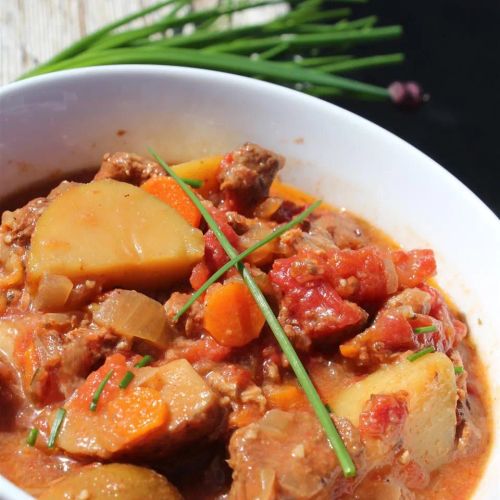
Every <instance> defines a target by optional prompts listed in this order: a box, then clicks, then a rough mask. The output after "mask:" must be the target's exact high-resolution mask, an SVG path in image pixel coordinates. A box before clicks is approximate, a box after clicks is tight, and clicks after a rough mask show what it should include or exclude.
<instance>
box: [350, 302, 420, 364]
mask: <svg viewBox="0 0 500 500" xmlns="http://www.w3.org/2000/svg"><path fill="white" fill-rule="evenodd" d="M414 347H415V335H414V334H413V330H412V327H411V326H410V323H409V322H408V320H407V319H406V318H405V317H404V316H403V314H402V313H401V312H400V311H399V310H397V309H386V310H382V311H381V312H380V313H379V314H378V315H377V317H376V318H375V321H374V322H373V324H372V326H371V327H370V328H368V329H366V330H365V331H364V332H362V333H360V334H359V335H356V337H354V338H353V339H351V340H349V341H347V342H345V343H343V344H342V345H341V346H340V352H341V354H342V356H344V357H346V358H351V359H358V361H359V362H360V363H361V364H369V363H372V364H376V363H381V362H383V361H385V360H386V358H387V357H389V356H390V355H392V354H393V353H394V352H399V351H404V350H407V349H413V348H414Z"/></svg>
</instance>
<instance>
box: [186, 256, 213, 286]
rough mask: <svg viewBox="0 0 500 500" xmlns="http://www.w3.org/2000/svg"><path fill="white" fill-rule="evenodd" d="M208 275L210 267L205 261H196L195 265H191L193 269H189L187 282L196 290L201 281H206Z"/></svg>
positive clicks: (201, 283)
mask: <svg viewBox="0 0 500 500" xmlns="http://www.w3.org/2000/svg"><path fill="white" fill-rule="evenodd" d="M209 277H210V269H209V268H208V266H207V264H206V262H205V261H204V260H202V261H201V262H198V264H196V266H194V267H193V270H192V271H191V276H190V277H189V283H190V284H191V286H192V287H193V289H194V290H198V288H201V286H202V285H203V283H205V281H207V279H208V278H209Z"/></svg>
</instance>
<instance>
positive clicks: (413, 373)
mask: <svg viewBox="0 0 500 500" xmlns="http://www.w3.org/2000/svg"><path fill="white" fill-rule="evenodd" d="M398 391H406V392H407V393H408V418H407V420H406V423H405V426H404V430H403V448H405V449H407V450H408V451H409V452H410V456H411V458H412V459H413V460H415V461H417V462H418V463H419V464H420V465H421V466H422V467H424V468H425V469H426V470H428V471H429V472H430V471H432V470H434V469H436V468H437V467H439V466H440V465H442V464H444V463H445V462H447V460H448V459H449V455H450V453H451V451H452V449H453V446H454V441H455V426H456V423H457V421H456V415H455V407H456V399H457V387H456V383H455V373H454V370H453V364H452V362H451V360H450V359H449V358H448V357H447V356H446V355H444V354H442V353H433V354H427V355H426V356H423V357H422V358H420V359H417V360H416V361H414V362H410V361H408V360H406V359H405V360H403V361H401V362H399V363H397V364H394V365H389V366H386V367H383V368H380V369H379V370H378V371H376V372H375V373H372V374H371V375H368V377H366V378H364V379H363V380H361V381H359V382H356V383H354V384H353V385H351V386H349V387H348V388H347V389H345V390H343V391H342V392H340V393H339V394H337V395H336V396H335V397H334V398H332V400H331V401H329V404H330V406H331V407H332V408H333V410H334V412H335V413H336V414H337V415H339V416H341V417H345V418H348V419H349V420H350V421H351V423H353V424H354V425H356V426H357V425H358V424H359V415H360V413H361V411H362V409H363V406H364V405H365V403H366V402H367V401H368V400H369V399H370V397H371V395H372V394H390V393H395V392H398Z"/></svg>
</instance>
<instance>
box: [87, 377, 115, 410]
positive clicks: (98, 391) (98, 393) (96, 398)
mask: <svg viewBox="0 0 500 500" xmlns="http://www.w3.org/2000/svg"><path fill="white" fill-rule="evenodd" d="M113 373H114V370H109V372H108V373H106V376H105V377H104V378H103V379H102V381H101V383H100V384H99V385H98V386H97V389H96V391H95V392H94V395H93V396H92V402H91V403H90V411H96V410H97V403H98V402H99V398H100V397H101V394H102V391H103V390H104V387H105V386H106V384H107V383H108V382H109V379H110V378H111V377H112V376H113Z"/></svg>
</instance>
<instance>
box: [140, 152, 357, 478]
mask: <svg viewBox="0 0 500 500" xmlns="http://www.w3.org/2000/svg"><path fill="white" fill-rule="evenodd" d="M149 152H150V153H151V155H152V156H153V157H154V158H155V160H156V161H157V162H158V163H159V164H160V165H161V166H162V167H163V169H164V170H165V171H166V172H167V173H168V174H169V175H170V176H171V177H173V178H174V179H175V181H176V182H177V183H178V184H179V186H180V187H181V188H182V189H183V191H184V192H185V193H186V194H187V195H188V196H189V198H190V199H191V201H192V202H193V203H194V204H195V205H196V207H197V208H198V210H199V211H200V213H201V215H202V216H203V218H204V219H205V221H206V223H207V225H208V226H209V228H210V229H211V230H212V231H213V232H214V234H215V236H216V237H217V239H218V240H219V242H220V244H221V246H222V248H223V249H224V250H225V251H226V253H227V254H228V256H229V257H230V258H231V259H235V258H238V253H237V252H236V250H235V249H234V247H233V246H232V245H231V243H230V242H229V240H228V239H227V238H226V236H225V235H224V233H223V232H222V231H221V229H220V228H219V226H218V224H217V222H216V221H215V219H214V218H213V217H212V215H211V214H210V212H208V210H207V209H206V208H205V207H204V206H203V204H202V203H201V202H200V200H199V199H198V197H197V196H196V194H195V193H194V192H193V191H192V190H191V188H190V187H189V186H188V185H187V184H186V183H185V182H183V181H182V179H181V178H180V177H179V176H178V175H177V174H176V173H175V172H174V171H173V170H172V169H171V168H170V167H169V166H168V165H167V164H166V163H165V162H164V161H163V159H162V158H161V157H160V156H158V154H157V153H156V152H155V151H154V150H153V149H151V148H149ZM235 267H236V269H237V270H238V271H239V272H240V274H241V276H242V277H243V281H244V282H245V284H246V285H247V287H248V289H249V291H250V293H251V294H252V295H253V297H254V299H255V301H256V303H257V304H258V306H259V307H260V309H261V311H262V313H263V315H264V317H265V318H266V321H267V324H268V325H269V327H270V328H271V331H272V332H273V334H274V336H275V338H276V340H277V342H278V344H279V345H280V347H281V349H282V350H283V352H284V354H285V356H286V357H287V359H288V362H289V363H290V366H291V368H292V370H293V371H294V373H295V375H296V377H297V379H298V381H299V383H300V385H301V386H302V388H303V390H304V393H305V394H306V396H307V398H308V400H309V402H310V404H311V406H312V407H313V409H314V412H315V413H316V416H317V418H318V420H319V421H320V423H321V425H322V427H323V430H324V432H325V434H326V437H327V438H328V441H329V443H330V446H331V447H332V448H333V450H334V452H335V454H336V455H337V459H338V461H339V464H340V466H341V468H342V471H343V473H344V476H345V477H354V476H355V475H356V466H355V465H354V462H353V461H352V458H351V456H350V455H349V452H348V451H347V448H346V446H345V444H344V442H343V441H342V438H341V437H340V435H339V433H338V431H337V429H336V427H335V425H334V424H333V421H332V418H331V416H330V414H329V412H328V410H327V409H326V408H325V405H324V403H323V401H322V400H321V398H320V396H319V394H318V392H317V390H316V388H315V387H314V384H313V383H312V380H311V379H310V377H309V375H308V373H307V371H306V369H305V367H304V365H303V364H302V362H301V360H300V358H299V356H298V354H297V352H296V351H295V349H294V347H293V345H292V343H291V342H290V340H289V339H288V337H287V335H286V333H285V332H284V330H283V327H282V326H281V324H280V322H279V321H278V319H277V318H276V316H275V314H274V312H273V310H272V309H271V306H270V305H269V303H268V302H267V300H266V298H265V297H264V294H263V293H262V291H261V290H260V288H259V286H258V285H257V283H256V282H255V281H254V279H253V277H252V275H251V273H250V271H249V270H248V269H247V268H246V267H245V266H244V265H243V264H242V263H241V262H238V264H236V265H235Z"/></svg>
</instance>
